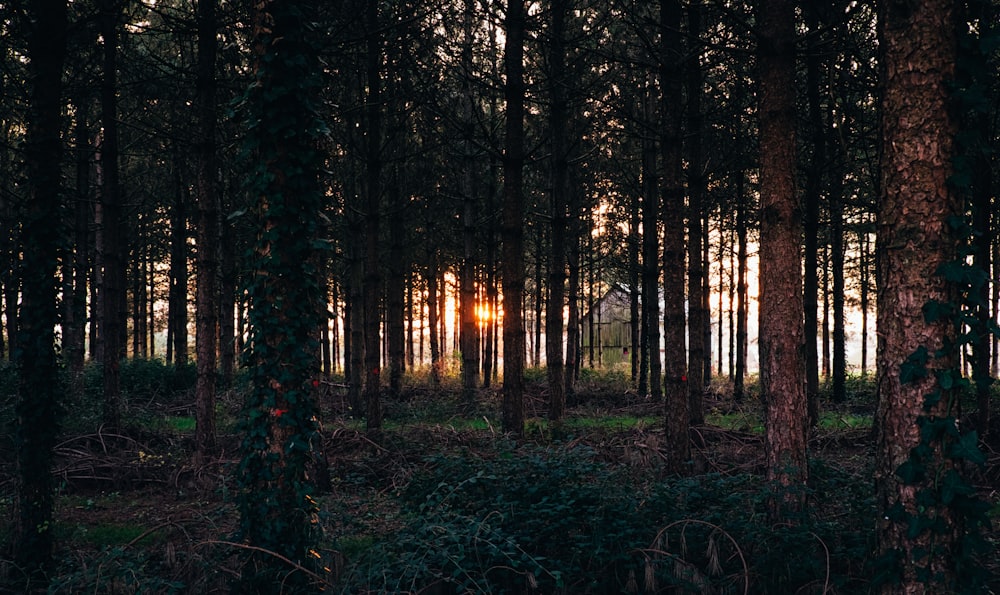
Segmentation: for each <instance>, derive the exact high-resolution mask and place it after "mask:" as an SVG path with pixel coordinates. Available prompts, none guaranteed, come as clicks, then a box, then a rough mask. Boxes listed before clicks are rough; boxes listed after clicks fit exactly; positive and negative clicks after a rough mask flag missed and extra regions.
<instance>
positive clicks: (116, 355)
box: [99, 0, 126, 428]
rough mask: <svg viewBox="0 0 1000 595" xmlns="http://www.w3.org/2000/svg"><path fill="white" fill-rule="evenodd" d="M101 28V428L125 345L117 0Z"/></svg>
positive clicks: (111, 421) (109, 0)
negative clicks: (102, 387) (102, 250)
mask: <svg viewBox="0 0 1000 595" xmlns="http://www.w3.org/2000/svg"><path fill="white" fill-rule="evenodd" d="M100 10H101V14H100V19H99V20H100V29H101V37H102V38H103V40H104V46H103V49H104V53H103V73H102V80H101V125H102V127H103V136H102V139H101V156H100V159H101V173H102V185H101V211H102V216H103V222H104V227H103V239H104V246H103V247H104V255H103V261H104V276H103V281H104V285H103V291H102V292H101V293H103V294H104V298H103V312H102V316H101V319H102V323H103V324H102V325H101V330H100V333H101V341H102V342H103V358H102V363H103V386H104V408H103V419H104V424H105V426H107V427H108V428H118V427H119V426H120V425H121V379H120V375H121V372H120V366H121V358H122V355H123V353H122V351H123V348H124V345H123V344H122V343H121V332H122V330H123V329H124V322H125V320H124V315H123V314H124V309H125V266H126V263H125V243H124V241H123V238H122V235H123V234H122V227H123V223H122V222H123V215H122V197H121V186H120V184H119V178H118V107H117V101H118V99H117V97H118V38H119V30H120V29H119V27H120V24H121V23H120V21H121V14H122V5H121V3H120V2H117V1H116V0H102V1H101V4H100Z"/></svg>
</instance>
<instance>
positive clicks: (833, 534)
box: [334, 444, 874, 593]
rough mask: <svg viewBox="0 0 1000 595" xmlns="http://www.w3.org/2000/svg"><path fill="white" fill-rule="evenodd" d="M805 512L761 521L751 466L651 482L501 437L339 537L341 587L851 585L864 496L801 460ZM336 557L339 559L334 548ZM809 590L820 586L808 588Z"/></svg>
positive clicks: (768, 589)
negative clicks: (360, 532)
mask: <svg viewBox="0 0 1000 595" xmlns="http://www.w3.org/2000/svg"><path fill="white" fill-rule="evenodd" d="M811 475H812V478H813V479H812V485H811V486H810V487H809V489H808V494H807V495H808V498H809V502H810V506H809V508H808V512H807V514H803V515H802V516H801V517H799V518H795V519H791V522H789V523H787V524H781V525H778V526H775V525H772V524H771V523H770V522H769V521H768V520H767V518H768V517H767V514H766V510H767V503H768V501H769V499H771V498H773V497H775V496H776V493H777V496H778V497H781V494H780V492H781V490H775V489H771V488H770V487H769V486H767V485H766V484H765V483H764V482H763V480H762V479H761V478H760V477H758V476H754V475H749V474H737V475H725V476H724V475H719V474H708V475H701V476H697V477H688V478H667V479H657V478H652V477H649V476H644V475H643V474H636V473H634V472H631V471H629V470H627V469H626V468H622V467H615V466H613V465H609V464H608V463H606V462H604V461H603V458H602V456H601V455H600V453H598V452H596V451H593V450H591V449H590V448H587V447H584V446H576V447H569V446H566V445H554V446H552V447H539V446H528V445H521V446H516V445H513V444H506V445H501V447H500V448H498V449H497V450H495V451H492V452H479V453H473V452H464V453H458V454H454V455H436V456H431V457H428V458H427V459H426V462H425V467H424V468H423V469H422V470H421V471H419V472H418V473H416V474H415V475H414V476H413V478H412V479H411V481H410V482H409V484H408V485H407V486H406V487H405V489H403V490H401V491H400V492H399V495H398V502H399V507H400V511H401V512H400V516H401V519H402V520H403V526H402V527H401V528H398V529H396V530H394V531H391V532H387V533H385V534H384V535H381V536H380V537H379V538H378V539H375V540H373V541H364V542H360V541H359V540H358V539H357V537H350V538H348V540H346V541H344V542H335V543H334V546H335V547H338V548H340V550H341V551H342V552H345V553H346V552H350V553H351V554H352V555H351V556H349V557H348V570H347V573H346V574H345V576H344V577H343V580H342V584H341V585H340V586H341V587H342V588H343V590H344V592H420V591H422V590H425V589H430V588H436V589H441V591H440V592H477V593H501V592H508V593H511V592H524V591H527V590H535V591H536V592H542V593H621V592H662V591H663V590H664V589H667V590H671V592H680V593H684V592H708V591H711V592H743V590H744V588H745V589H747V590H748V591H749V592H758V593H785V592H796V591H799V590H801V589H805V590H806V591H807V592H812V591H809V589H812V588H815V587H816V586H819V585H826V586H827V588H830V589H835V590H837V591H840V592H846V591H849V590H852V589H853V588H856V587H857V586H858V585H859V584H861V583H863V581H864V579H863V578H860V577H863V576H864V572H863V567H864V560H865V553H866V552H867V551H868V548H869V547H870V537H871V535H870V531H869V529H870V527H871V522H870V519H871V518H872V516H871V515H872V514H874V503H873V501H872V498H871V496H870V495H868V492H869V491H870V490H869V486H868V484H867V483H866V482H864V481H862V480H861V478H860V477H858V476H856V475H854V474H853V473H851V472H848V471H845V470H841V469H837V468H834V467H829V466H825V465H823V464H822V463H820V462H816V463H814V469H812V470H811ZM345 555H346V554H345ZM816 592H819V591H818V590H817V591H816Z"/></svg>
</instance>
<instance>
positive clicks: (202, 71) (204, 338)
mask: <svg viewBox="0 0 1000 595" xmlns="http://www.w3.org/2000/svg"><path fill="white" fill-rule="evenodd" d="M215 15H216V0H198V6H197V8H196V13H195V18H196V20H197V29H198V58H197V80H196V88H195V106H196V108H195V109H196V119H197V127H196V130H198V134H199V136H198V138H197V139H196V141H195V143H196V144H195V154H196V155H197V160H198V165H197V167H198V170H197V176H196V192H197V208H198V230H197V234H198V235H197V240H196V241H197V247H198V250H197V265H198V268H197V272H198V285H197V289H196V296H195V304H196V305H195V308H196V311H195V327H196V335H195V351H196V353H197V360H196V366H197V380H196V382H195V391H194V399H195V424H196V425H195V428H196V429H195V449H196V457H198V458H207V457H208V456H210V455H211V454H212V452H213V451H214V450H215V434H216V432H215V381H216V368H217V366H216V363H217V347H218V332H219V285H218V279H217V276H218V271H219V248H220V246H219V216H220V215H219V212H220V210H221V206H220V205H221V201H220V198H219V185H218V183H217V181H216V178H217V176H218V169H219V167H218V158H217V155H216V148H215V145H216V143H215V129H216V115H215V114H216V109H215V101H216V79H215V61H216V55H217V53H218V44H217V42H216V33H217V28H218V26H217V23H216V16H215Z"/></svg>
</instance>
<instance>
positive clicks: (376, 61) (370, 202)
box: [363, 2, 382, 436]
mask: <svg viewBox="0 0 1000 595" xmlns="http://www.w3.org/2000/svg"><path fill="white" fill-rule="evenodd" d="M365 40H366V63H365V70H366V73H367V76H366V79H367V89H368V95H367V97H366V98H365V105H366V109H365V112H366V124H367V127H366V143H367V144H366V147H365V149H366V154H365V173H366V181H367V184H366V188H365V197H366V198H365V277H364V344H365V359H364V362H365V365H364V373H363V377H364V400H365V407H366V416H365V428H366V429H367V431H368V432H369V433H371V434H372V435H374V436H377V435H378V434H379V432H380V431H381V428H382V403H381V396H380V394H379V393H380V392H381V381H380V376H381V375H380V372H381V370H380V366H381V349H380V347H381V333H380V331H381V316H380V309H379V304H380V299H379V298H380V297H381V294H382V276H381V270H380V268H379V263H380V262H381V259H380V258H379V244H380V242H379V233H380V227H381V221H380V210H381V201H382V93H381V91H382V72H381V68H382V34H381V32H380V29H379V3H378V2H367V3H366V8H365Z"/></svg>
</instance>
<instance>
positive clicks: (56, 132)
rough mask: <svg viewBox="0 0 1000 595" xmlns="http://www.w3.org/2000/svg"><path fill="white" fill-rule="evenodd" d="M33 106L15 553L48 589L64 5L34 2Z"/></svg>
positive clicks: (19, 360)
mask: <svg viewBox="0 0 1000 595" xmlns="http://www.w3.org/2000/svg"><path fill="white" fill-rule="evenodd" d="M27 20H28V22H29V37H28V55H29V58H30V62H29V77H30V78H29V84H30V91H29V105H28V118H27V123H26V124H27V132H26V139H25V153H24V157H25V160H26V161H27V172H28V177H27V182H28V191H29V195H28V204H27V206H26V209H25V217H24V222H23V225H22V227H21V230H22V231H21V234H22V235H21V237H22V244H23V246H24V252H23V256H22V258H23V260H22V261H21V269H22V274H23V281H22V292H21V299H22V301H21V320H20V325H19V327H20V338H19V340H18V341H17V351H16V352H15V357H14V361H15V362H16V364H17V366H18V370H19V372H20V382H19V387H18V389H19V390H18V401H17V410H16V414H17V418H16V426H15V428H16V429H15V432H16V433H15V441H16V445H17V471H18V473H17V511H18V515H17V521H16V524H15V536H14V544H15V546H14V552H15V561H16V563H17V565H18V566H19V567H20V568H21V569H23V570H24V571H25V572H26V573H27V576H28V580H29V584H28V585H25V589H24V591H25V592H29V591H33V590H34V589H33V587H32V586H31V585H32V584H33V585H34V586H37V587H40V586H44V576H45V571H46V570H47V569H48V568H49V567H50V566H51V563H52V545H53V529H54V527H53V524H52V505H53V481H52V473H51V469H52V449H53V447H54V445H55V439H56V435H57V433H58V431H59V424H58V421H57V420H58V415H57V414H58V411H59V405H58V398H59V395H60V393H61V391H60V388H59V385H58V382H57V380H56V379H57V377H58V373H57V362H56V352H55V326H56V324H57V323H58V318H59V315H58V309H57V305H56V282H55V276H56V270H57V267H58V259H59V245H60V241H61V238H60V235H59V233H60V228H59V226H58V225H54V224H53V221H52V219H51V218H52V216H53V213H57V212H58V211H59V208H60V197H59V193H60V181H59V179H60V176H59V170H60V159H61V155H62V139H61V138H60V132H61V130H62V118H61V107H62V70H63V61H64V59H65V55H66V0H44V1H40V2H38V3H35V4H32V5H30V9H29V10H28V19H27Z"/></svg>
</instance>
